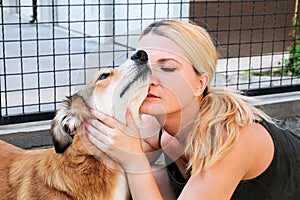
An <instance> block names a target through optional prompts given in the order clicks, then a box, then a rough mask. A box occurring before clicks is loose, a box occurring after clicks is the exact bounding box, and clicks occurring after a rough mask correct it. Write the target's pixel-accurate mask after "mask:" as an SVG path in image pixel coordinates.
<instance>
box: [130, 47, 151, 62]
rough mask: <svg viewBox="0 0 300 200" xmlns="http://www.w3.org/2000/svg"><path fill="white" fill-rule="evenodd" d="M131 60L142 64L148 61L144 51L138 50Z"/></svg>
mask: <svg viewBox="0 0 300 200" xmlns="http://www.w3.org/2000/svg"><path fill="white" fill-rule="evenodd" d="M131 60H133V61H135V62H139V63H141V64H144V63H146V62H147V61H148V55H147V53H146V52H145V51H143V50H139V51H137V52H136V53H135V54H133V55H132V56H131Z"/></svg>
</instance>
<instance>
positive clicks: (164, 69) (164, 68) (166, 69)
mask: <svg viewBox="0 0 300 200" xmlns="http://www.w3.org/2000/svg"><path fill="white" fill-rule="evenodd" d="M160 69H161V70H162V71H164V72H174V71H175V70H176V68H174V67H161V68H160Z"/></svg>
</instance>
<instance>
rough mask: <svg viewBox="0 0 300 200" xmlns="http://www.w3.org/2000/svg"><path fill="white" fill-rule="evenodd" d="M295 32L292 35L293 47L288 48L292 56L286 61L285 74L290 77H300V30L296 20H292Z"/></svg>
mask: <svg viewBox="0 0 300 200" xmlns="http://www.w3.org/2000/svg"><path fill="white" fill-rule="evenodd" d="M292 25H293V30H292V31H291V33H290V36H292V38H293V41H292V42H291V45H289V46H288V47H287V50H288V51H289V53H290V55H289V58H288V59H285V61H284V68H283V73H286V74H288V75H294V76H300V35H298V34H297V30H298V29H299V23H298V22H297V20H296V19H293V20H292Z"/></svg>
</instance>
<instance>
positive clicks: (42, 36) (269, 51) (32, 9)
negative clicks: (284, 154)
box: [0, 0, 300, 124]
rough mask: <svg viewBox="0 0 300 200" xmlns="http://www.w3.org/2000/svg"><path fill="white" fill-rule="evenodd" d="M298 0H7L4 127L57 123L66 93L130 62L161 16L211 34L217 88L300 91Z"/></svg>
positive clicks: (2, 33)
mask: <svg viewBox="0 0 300 200" xmlns="http://www.w3.org/2000/svg"><path fill="white" fill-rule="evenodd" d="M297 2H298V1H297V0H296V1H295V0H274V1H269V0H251V1H250V0H241V1H238V0H235V1H230V0H222V1H221V0H192V1H187V0H180V1H179V0H155V1H153V0H134V1H128V0H114V1H112V0H101V1H98V0H77V1H71V0H59V1H58V0H43V1H36V0H22V1H20V0H2V1H1V10H0V13H1V22H0V23H1V30H0V43H1V49H0V92H1V121H0V124H8V123H17V122H24V121H36V120H42V119H51V118H52V117H53V115H54V112H55V110H56V109H57V108H58V106H59V105H60V104H61V101H62V99H63V98H64V97H65V96H68V95H70V94H72V93H73V92H75V91H77V90H78V89H80V87H81V86H83V85H85V84H86V82H87V81H88V80H89V78H90V77H91V75H92V74H94V73H95V72H96V71H98V70H99V69H100V68H102V67H112V66H118V65H119V64H120V63H121V62H123V61H124V60H125V59H126V58H127V57H128V56H129V55H130V54H131V53H132V52H133V51H134V49H135V45H136V43H137V40H138V36H139V33H140V31H141V30H142V29H143V27H145V26H146V25H148V24H149V23H151V22H153V21H156V20H161V19H180V20H184V21H193V22H195V23H197V24H199V25H200V26H202V27H205V28H206V29H207V30H208V31H209V33H210V34H211V35H212V37H213V38H214V41H215V44H216V47H217V49H218V54H219V55H220V59H219V62H218V66H217V72H216V78H215V79H214V83H213V84H214V85H216V86H224V87H231V88H234V89H238V90H242V91H244V92H245V93H246V94H248V95H258V94H264V93H276V92H286V91H292V90H299V88H300V87H299V85H300V78H299V74H300V73H299V71H300V70H299V60H297V59H299V57H300V56H299V55H298V57H297V53H299V52H297V51H300V50H297V49H298V48H299V46H300V44H299V34H300V33H299V30H298V21H299V20H298V18H299V17H298V16H299V15H298V13H299V9H298V7H299V5H298V4H297ZM292 20H294V21H293V22H294V23H292ZM295 22H296V23H295ZM297 45H298V46H297ZM293 50H294V51H293ZM299 54H300V53H299ZM297 62H298V64H297ZM297 67H298V68H297ZM297 70H298V71H297Z"/></svg>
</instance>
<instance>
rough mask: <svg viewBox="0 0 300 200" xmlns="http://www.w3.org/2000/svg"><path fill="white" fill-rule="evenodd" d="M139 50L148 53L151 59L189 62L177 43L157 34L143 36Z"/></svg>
mask: <svg viewBox="0 0 300 200" xmlns="http://www.w3.org/2000/svg"><path fill="white" fill-rule="evenodd" d="M137 49H139V50H144V51H146V52H147V53H148V56H149V57H150V59H151V57H152V55H153V56H156V57H157V56H159V57H162V58H163V57H171V58H178V59H184V60H187V61H189V60H188V59H187V58H186V56H185V55H184V53H183V52H182V50H181V49H180V47H179V46H178V45H177V44H176V43H175V42H173V41H172V40H171V39H169V38H167V37H164V36H160V35H156V34H148V35H145V36H143V37H142V38H141V39H140V41H139V43H138V45H137Z"/></svg>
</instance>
